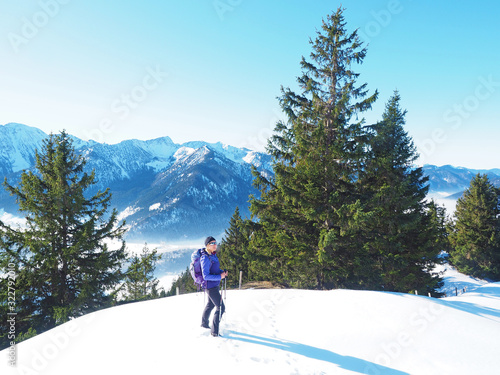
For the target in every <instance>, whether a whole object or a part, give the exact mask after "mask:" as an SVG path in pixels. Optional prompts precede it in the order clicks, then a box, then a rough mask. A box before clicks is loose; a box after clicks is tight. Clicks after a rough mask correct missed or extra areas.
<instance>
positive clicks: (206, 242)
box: [205, 236, 215, 246]
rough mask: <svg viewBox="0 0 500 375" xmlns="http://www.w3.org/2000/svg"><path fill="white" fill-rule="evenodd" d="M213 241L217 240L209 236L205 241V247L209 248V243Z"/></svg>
mask: <svg viewBox="0 0 500 375" xmlns="http://www.w3.org/2000/svg"><path fill="white" fill-rule="evenodd" d="M212 241H215V238H213V237H212V236H208V237H207V239H206V240H205V246H207V245H208V243H209V242H212Z"/></svg>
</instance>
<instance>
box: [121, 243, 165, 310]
mask: <svg viewBox="0 0 500 375" xmlns="http://www.w3.org/2000/svg"><path fill="white" fill-rule="evenodd" d="M159 260H161V254H158V251H157V250H156V249H154V250H153V251H150V250H149V248H148V246H147V244H144V247H143V248H142V252H141V254H140V255H137V254H135V255H133V256H132V257H131V258H130V265H129V266H128V269H127V271H126V272H125V283H124V285H123V289H124V296H125V298H124V300H125V301H142V300H147V299H154V298H159V297H160V296H161V295H162V294H164V291H163V293H162V290H161V289H159V288H158V284H159V282H160V281H159V280H158V279H157V278H156V277H155V276H154V271H155V269H156V264H157V263H158V261H159Z"/></svg>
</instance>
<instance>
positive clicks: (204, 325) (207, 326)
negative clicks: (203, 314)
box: [201, 324, 210, 329]
mask: <svg viewBox="0 0 500 375" xmlns="http://www.w3.org/2000/svg"><path fill="white" fill-rule="evenodd" d="M201 326H202V327H203V328H208V329H210V326H209V325H208V324H202V325H201Z"/></svg>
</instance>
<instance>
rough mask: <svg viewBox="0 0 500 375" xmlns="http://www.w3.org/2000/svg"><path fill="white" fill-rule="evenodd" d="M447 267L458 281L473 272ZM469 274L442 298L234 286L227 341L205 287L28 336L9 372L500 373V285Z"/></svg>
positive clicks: (4, 361)
mask: <svg viewBox="0 0 500 375" xmlns="http://www.w3.org/2000/svg"><path fill="white" fill-rule="evenodd" d="M444 271H445V279H446V282H447V284H449V285H448V287H449V288H452V283H453V282H454V279H453V277H455V278H458V279H459V281H460V282H463V281H465V280H466V278H465V277H463V276H460V277H459V276H458V275H457V274H454V271H453V270H452V269H446V270H444ZM448 275H450V278H448ZM455 281H456V280H455ZM470 282H471V283H472V284H474V288H475V289H474V288H473V287H470V289H469V291H467V292H466V293H463V294H461V295H459V296H457V297H448V298H442V299H435V298H429V297H425V296H415V295H410V294H400V293H387V292H374V291H353V290H332V291H307V290H282V289H274V290H242V291H238V290H230V291H227V298H226V306H227V314H226V315H225V316H224V317H223V320H222V322H221V333H222V335H223V337H219V338H213V337H211V336H210V335H209V331H208V330H205V329H203V328H201V327H200V326H199V325H200V319H201V312H202V309H203V306H204V303H205V300H204V295H203V294H202V293H197V294H189V295H181V296H177V297H168V298H162V299H158V300H153V301H147V302H140V303H133V304H128V305H123V306H119V307H114V308H110V309H106V310H102V311H98V312H96V313H93V314H89V315H87V316H84V317H81V318H78V319H75V320H72V321H70V322H68V323H66V324H63V325H61V326H59V327H57V328H55V329H53V330H51V331H48V332H46V333H44V334H41V335H38V336H36V337H34V338H32V339H30V340H27V341H25V342H22V343H20V344H18V345H17V346H16V350H17V364H16V367H10V366H9V365H8V354H9V350H8V349H6V350H4V351H2V352H1V353H0V373H1V374H6V375H7V374H8V375H10V374H50V375H58V374H61V375H67V374H71V375H79V374H81V375H90V374H120V375H125V374H134V375H135V374H202V373H228V374H252V375H255V374H273V375H274V374H425V375H430V374H439V375H446V374H454V375H455V374H464V375H465V374H467V375H470V374H474V375H477V374H496V373H498V371H499V370H498V369H499V368H500V356H499V355H498V354H499V353H500V340H499V339H498V338H499V337H500V283H489V284H484V282H481V281H477V282H476V281H474V280H473V281H470ZM472 289H474V290H472Z"/></svg>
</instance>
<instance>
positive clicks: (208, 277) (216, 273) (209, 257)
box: [200, 249, 224, 289]
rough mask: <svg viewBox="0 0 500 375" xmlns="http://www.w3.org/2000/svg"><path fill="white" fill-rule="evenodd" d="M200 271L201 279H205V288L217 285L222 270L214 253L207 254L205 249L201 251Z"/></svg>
mask: <svg viewBox="0 0 500 375" xmlns="http://www.w3.org/2000/svg"><path fill="white" fill-rule="evenodd" d="M200 263H201V272H202V273H203V280H205V282H206V284H207V286H206V288H207V289H211V288H213V287H216V286H219V284H220V281H221V276H220V274H221V273H222V272H224V270H221V269H220V263H219V258H217V255H216V254H209V253H207V251H206V250H205V249H203V250H202V252H201V259H200Z"/></svg>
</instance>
